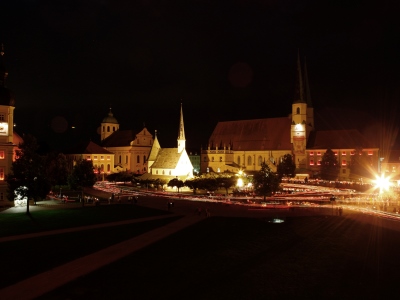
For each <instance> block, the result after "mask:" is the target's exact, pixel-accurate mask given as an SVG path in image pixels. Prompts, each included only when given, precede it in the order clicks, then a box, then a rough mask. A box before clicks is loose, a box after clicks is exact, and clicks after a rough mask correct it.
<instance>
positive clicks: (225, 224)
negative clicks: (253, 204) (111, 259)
mask: <svg viewBox="0 0 400 300" xmlns="http://www.w3.org/2000/svg"><path fill="white" fill-rule="evenodd" d="M365 218H368V222H364V220H365ZM383 222H391V221H383V220H380V219H378V218H375V217H371V216H365V215H360V216H357V215H353V216H352V217H349V218H340V217H337V216H312V217H288V218H287V219H286V221H285V222H284V223H280V224H274V223H270V222H268V221H267V219H264V218H223V217H212V218H208V219H204V220H203V221H202V222H200V223H198V224H196V225H194V226H192V227H190V228H186V229H184V230H182V231H180V232H178V233H176V234H174V235H172V236H170V237H169V238H167V239H164V240H162V241H160V242H157V243H156V244H153V245H152V246H150V247H148V248H145V249H142V250H141V251H138V252H136V253H134V254H132V255H130V256H128V257H126V258H124V259H121V260H119V261H117V262H115V263H113V264H111V265H108V266H106V267H104V268H102V269H100V270H98V271H96V272H93V273H91V274H89V275H87V276H84V277H82V278H80V279H77V280H75V281H73V282H71V283H69V284H67V285H65V286H63V287H62V288H59V289H57V290H54V291H52V292H50V293H48V294H46V295H44V296H42V297H41V299H294V298H296V299H383V298H385V297H388V296H389V295H393V293H396V287H397V284H398V281H399V278H400V276H399V275H398V272H399V269H400V260H399V255H398V249H400V232H399V231H397V230H392V229H389V228H388V227H387V226H382V225H383V224H382V223H383Z"/></svg>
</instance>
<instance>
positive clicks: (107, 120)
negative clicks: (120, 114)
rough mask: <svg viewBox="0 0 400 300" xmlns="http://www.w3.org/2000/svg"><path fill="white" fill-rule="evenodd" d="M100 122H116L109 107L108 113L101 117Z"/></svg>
mask: <svg viewBox="0 0 400 300" xmlns="http://www.w3.org/2000/svg"><path fill="white" fill-rule="evenodd" d="M102 123H113V124H118V121H117V119H116V118H115V117H114V115H113V113H112V112H111V108H110V111H109V113H108V115H107V116H106V117H105V118H104V119H103V122H102Z"/></svg>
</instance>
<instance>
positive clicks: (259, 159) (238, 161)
mask: <svg viewBox="0 0 400 300" xmlns="http://www.w3.org/2000/svg"><path fill="white" fill-rule="evenodd" d="M264 160H265V158H263V157H262V156H259V157H258V158H257V165H258V166H261V164H262V162H263V161H264ZM269 160H271V158H269ZM271 161H275V160H274V159H273V160H271ZM204 162H207V156H204ZM211 162H214V156H212V157H211ZM219 162H222V156H220V157H219ZM237 164H238V165H240V156H238V157H237ZM252 164H253V158H252V157H251V156H248V157H247V165H249V166H250V165H252Z"/></svg>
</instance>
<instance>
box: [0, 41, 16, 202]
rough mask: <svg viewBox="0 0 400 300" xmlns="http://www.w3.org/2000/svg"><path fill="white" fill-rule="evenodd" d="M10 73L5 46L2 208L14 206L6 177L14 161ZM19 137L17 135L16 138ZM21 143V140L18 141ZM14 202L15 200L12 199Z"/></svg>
mask: <svg viewBox="0 0 400 300" xmlns="http://www.w3.org/2000/svg"><path fill="white" fill-rule="evenodd" d="M7 77H8V72H7V69H6V67H5V63H4V45H3V44H2V45H1V49H0V206H10V205H13V204H12V202H10V201H8V200H7V199H6V195H7V183H6V182H5V180H4V179H5V175H6V174H8V173H9V172H10V170H11V166H12V162H13V159H14V147H16V146H18V145H16V143H17V141H15V142H14V108H15V97H14V94H13V93H12V92H11V91H10V90H9V89H8V88H7V84H6V81H7ZM16 136H17V135H15V137H16ZM18 142H20V140H19V141H18ZM11 200H13V199H11Z"/></svg>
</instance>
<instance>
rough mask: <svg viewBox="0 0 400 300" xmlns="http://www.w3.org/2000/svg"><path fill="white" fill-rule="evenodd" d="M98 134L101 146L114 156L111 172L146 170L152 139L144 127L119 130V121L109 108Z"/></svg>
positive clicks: (144, 171) (140, 171)
mask: <svg viewBox="0 0 400 300" xmlns="http://www.w3.org/2000/svg"><path fill="white" fill-rule="evenodd" d="M100 135H101V146H102V147H103V148H104V149H106V150H108V151H110V152H111V153H113V154H114V156H115V165H113V167H112V172H121V171H130V172H133V173H136V174H144V173H146V172H147V159H148V157H149V153H150V149H151V147H152V145H153V142H154V141H153V136H152V135H151V133H150V132H149V131H148V130H147V128H146V127H144V128H143V129H142V130H141V131H135V130H120V129H119V123H118V121H117V119H116V118H115V117H114V115H113V114H112V112H111V109H110V112H109V113H108V115H107V116H106V117H105V118H104V119H103V121H102V122H101V125H100Z"/></svg>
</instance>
